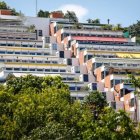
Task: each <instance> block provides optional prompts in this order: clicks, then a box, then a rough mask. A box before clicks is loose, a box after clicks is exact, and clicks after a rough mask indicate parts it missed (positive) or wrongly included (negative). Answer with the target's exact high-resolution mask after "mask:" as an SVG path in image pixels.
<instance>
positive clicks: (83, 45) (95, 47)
mask: <svg viewBox="0 0 140 140" xmlns="http://www.w3.org/2000/svg"><path fill="white" fill-rule="evenodd" d="M103 26H104V25H102V24H96V25H95V24H84V23H79V24H78V25H77V24H74V23H67V22H54V23H51V24H50V32H51V35H52V36H54V37H56V40H57V42H58V43H62V44H64V52H65V51H71V57H72V58H71V59H73V58H78V59H79V63H80V69H79V71H80V73H83V74H84V75H86V74H87V75H88V80H91V81H92V82H93V83H96V85H97V90H99V91H100V92H102V93H104V94H105V96H106V99H107V101H108V102H109V104H110V106H112V107H113V108H115V109H116V110H118V109H124V110H126V111H128V112H129V113H130V114H131V118H132V119H135V116H136V109H137V107H136V103H135V96H134V90H135V89H134V88H133V87H132V83H131V82H130V79H129V77H128V74H133V75H135V76H136V77H138V76H139V72H140V46H135V41H134V39H131V38H129V37H128V38H125V37H124V35H123V32H122V31H111V30H104V29H103ZM65 59H66V58H65ZM65 61H68V60H67V59H66V60H65ZM82 67H86V71H84V72H83V69H82ZM73 69H76V68H75V67H73Z"/></svg>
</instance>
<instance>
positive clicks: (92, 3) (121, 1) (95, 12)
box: [0, 0, 140, 26]
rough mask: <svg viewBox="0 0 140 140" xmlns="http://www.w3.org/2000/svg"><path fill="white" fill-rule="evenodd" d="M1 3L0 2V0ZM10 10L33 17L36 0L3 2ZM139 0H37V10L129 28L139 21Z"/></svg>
mask: <svg viewBox="0 0 140 140" xmlns="http://www.w3.org/2000/svg"><path fill="white" fill-rule="evenodd" d="M0 1H2V0H0ZM3 1H5V2H6V3H7V4H8V5H9V6H10V7H11V8H15V9H16V10H17V11H20V10H21V12H22V13H24V14H25V15H26V16H35V14H36V11H35V4H36V0H3ZM139 6H140V0H38V10H39V9H42V10H46V11H54V10H63V11H64V12H65V11H66V10H73V11H75V13H76V14H77V15H78V17H79V19H80V21H82V22H84V21H86V20H87V19H89V18H91V19H95V18H99V19H100V21H101V23H107V19H110V23H111V24H118V23H120V24H121V25H122V26H129V25H131V24H133V23H136V22H137V20H140V8H139Z"/></svg>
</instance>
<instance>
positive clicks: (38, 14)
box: [37, 10, 50, 18]
mask: <svg viewBox="0 0 140 140" xmlns="http://www.w3.org/2000/svg"><path fill="white" fill-rule="evenodd" d="M37 16H38V17H46V18H49V16H50V12H49V11H43V10H39V12H38V13H37Z"/></svg>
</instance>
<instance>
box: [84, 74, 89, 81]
mask: <svg viewBox="0 0 140 140" xmlns="http://www.w3.org/2000/svg"><path fill="white" fill-rule="evenodd" d="M83 79H84V82H88V75H85V74H84V75H83Z"/></svg>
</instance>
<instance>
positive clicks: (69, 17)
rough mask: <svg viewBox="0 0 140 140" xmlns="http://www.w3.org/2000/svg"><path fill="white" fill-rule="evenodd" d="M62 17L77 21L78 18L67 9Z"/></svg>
mask: <svg viewBox="0 0 140 140" xmlns="http://www.w3.org/2000/svg"><path fill="white" fill-rule="evenodd" d="M64 18H66V19H69V21H70V22H76V23H77V22H78V18H77V16H76V14H75V12H74V11H67V13H65V15H64Z"/></svg>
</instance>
